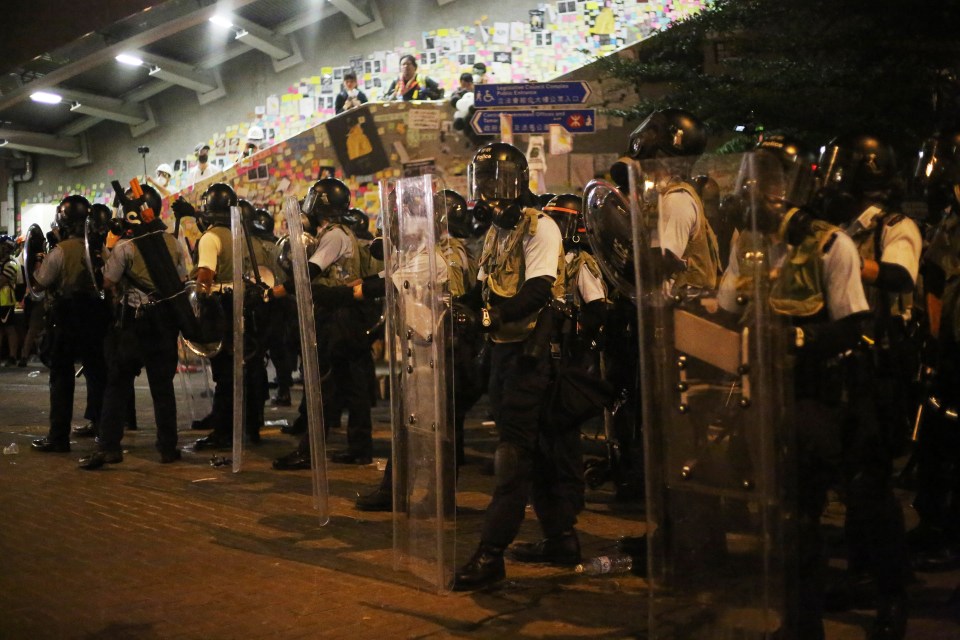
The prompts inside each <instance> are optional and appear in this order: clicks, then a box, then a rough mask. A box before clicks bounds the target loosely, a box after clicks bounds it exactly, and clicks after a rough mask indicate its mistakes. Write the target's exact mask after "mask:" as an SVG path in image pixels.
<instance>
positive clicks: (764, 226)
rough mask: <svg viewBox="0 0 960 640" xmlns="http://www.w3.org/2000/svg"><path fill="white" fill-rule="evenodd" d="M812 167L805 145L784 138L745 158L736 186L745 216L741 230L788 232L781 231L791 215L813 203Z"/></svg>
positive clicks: (768, 142) (770, 141) (776, 137)
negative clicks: (811, 199)
mask: <svg viewBox="0 0 960 640" xmlns="http://www.w3.org/2000/svg"><path fill="white" fill-rule="evenodd" d="M812 164H813V157H812V154H810V153H808V152H807V151H806V149H805V148H804V147H803V145H802V144H800V143H799V142H798V141H796V140H793V139H791V138H788V137H785V136H780V135H773V136H768V137H766V138H765V139H764V140H763V141H761V142H760V143H759V144H758V145H757V146H756V148H755V149H754V150H753V152H751V153H747V154H745V155H744V157H743V161H742V162H741V163H740V171H739V173H738V174H737V179H736V183H735V186H734V195H735V196H736V197H737V198H739V199H740V205H739V206H740V207H741V210H742V212H743V215H744V216H745V218H744V220H743V221H742V222H741V223H740V224H738V225H737V227H738V228H751V229H752V228H756V229H757V230H759V231H762V232H767V233H773V232H777V231H784V230H782V229H781V228H780V227H781V224H782V223H783V221H784V220H785V218H786V216H787V214H788V213H790V212H791V211H793V210H796V209H800V208H802V207H804V206H806V205H807V203H808V201H809V199H810V196H811V194H812V191H813V169H812ZM729 204H731V203H725V206H728V205H729Z"/></svg>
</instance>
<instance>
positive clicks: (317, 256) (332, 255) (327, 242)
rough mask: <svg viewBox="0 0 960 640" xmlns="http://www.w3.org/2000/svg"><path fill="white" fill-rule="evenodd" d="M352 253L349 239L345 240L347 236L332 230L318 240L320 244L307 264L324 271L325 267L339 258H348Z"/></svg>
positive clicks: (337, 230)
mask: <svg viewBox="0 0 960 640" xmlns="http://www.w3.org/2000/svg"><path fill="white" fill-rule="evenodd" d="M352 253H353V247H352V245H351V244H350V239H349V238H347V234H346V233H344V232H343V231H341V230H340V229H332V230H331V231H330V232H329V233H325V234H323V237H321V238H320V243H319V244H318V245H317V249H316V250H315V251H314V252H313V255H311V256H310V260H309V262H310V264H313V265H316V266H318V267H320V271H326V269H327V267H329V266H330V265H332V264H333V263H334V262H336V261H337V260H339V259H340V258H341V257H343V256H347V257H349V256H350V255H352ZM311 272H312V270H311Z"/></svg>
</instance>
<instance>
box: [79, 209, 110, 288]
mask: <svg viewBox="0 0 960 640" xmlns="http://www.w3.org/2000/svg"><path fill="white" fill-rule="evenodd" d="M94 225H95V223H94V220H93V218H87V219H86V221H85V222H84V225H83V262H84V264H85V265H86V267H87V272H88V273H89V274H90V279H91V281H92V282H93V286H94V288H95V289H96V290H97V295H98V296H100V299H101V300H103V299H104V297H105V293H104V291H103V254H102V253H101V252H102V251H103V238H102V237H101V236H99V235H98V234H97V232H96V230H95V229H94Z"/></svg>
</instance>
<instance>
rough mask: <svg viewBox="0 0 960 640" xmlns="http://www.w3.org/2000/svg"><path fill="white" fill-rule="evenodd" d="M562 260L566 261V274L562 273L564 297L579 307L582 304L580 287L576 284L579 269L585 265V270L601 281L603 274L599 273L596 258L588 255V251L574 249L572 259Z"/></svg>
mask: <svg viewBox="0 0 960 640" xmlns="http://www.w3.org/2000/svg"><path fill="white" fill-rule="evenodd" d="M564 262H565V263H566V264H565V271H566V274H565V275H564V279H565V280H566V292H565V293H566V299H567V300H573V304H574V305H575V306H576V307H577V308H579V307H580V306H581V305H582V304H583V298H581V297H580V287H578V286H577V281H578V279H579V277H580V269H581V267H583V266H586V267H587V270H588V271H589V272H590V273H592V274H593V276H594V277H595V278H597V279H599V280H600V282H603V276H602V275H601V274H600V265H598V264H597V259H596V258H594V257H593V256H592V255H590V253H589V252H588V251H576V252H575V253H574V257H573V260H571V261H570V262H566V261H564Z"/></svg>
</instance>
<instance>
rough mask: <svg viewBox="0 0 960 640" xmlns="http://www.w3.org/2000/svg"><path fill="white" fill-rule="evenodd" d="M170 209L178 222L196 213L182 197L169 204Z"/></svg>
mask: <svg viewBox="0 0 960 640" xmlns="http://www.w3.org/2000/svg"><path fill="white" fill-rule="evenodd" d="M170 208H171V209H173V215H174V217H176V218H177V219H178V220H179V219H180V218H187V217H190V216H196V215H197V211H196V209H194V208H193V205H192V204H190V203H189V202H187V201H186V200H184V199H183V196H180V197H179V198H177V199H176V200H174V201H173V202H172V203H171V204H170Z"/></svg>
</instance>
